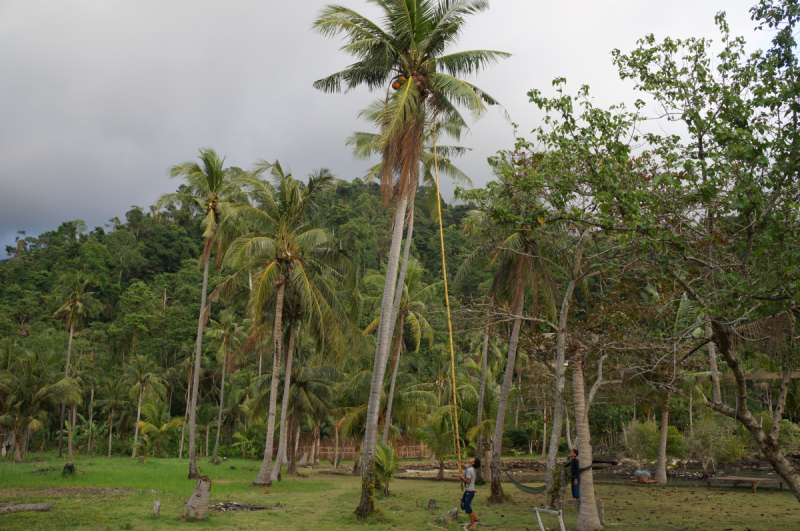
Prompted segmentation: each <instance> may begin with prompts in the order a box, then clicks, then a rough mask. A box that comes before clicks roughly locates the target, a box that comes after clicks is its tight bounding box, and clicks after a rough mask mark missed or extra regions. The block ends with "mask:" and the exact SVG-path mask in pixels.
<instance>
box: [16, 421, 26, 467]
mask: <svg viewBox="0 0 800 531" xmlns="http://www.w3.org/2000/svg"><path fill="white" fill-rule="evenodd" d="M20 431H21V432H22V433H25V432H27V431H28V430H27V429H25V430H20ZM24 437H25V436H24V435H22V434H20V433H19V432H14V462H15V463H22V461H23V459H22V452H21V450H20V446H21V445H20V441H22V439H23V438H24Z"/></svg>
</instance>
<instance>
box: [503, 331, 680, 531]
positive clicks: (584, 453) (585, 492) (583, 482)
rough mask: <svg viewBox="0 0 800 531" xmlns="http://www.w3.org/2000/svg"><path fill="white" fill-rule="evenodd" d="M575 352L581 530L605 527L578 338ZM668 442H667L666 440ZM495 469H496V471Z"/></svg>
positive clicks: (574, 380)
mask: <svg viewBox="0 0 800 531" xmlns="http://www.w3.org/2000/svg"><path fill="white" fill-rule="evenodd" d="M569 347H570V350H571V351H572V356H571V358H572V381H573V385H572V388H573V391H574V396H575V424H576V428H577V433H578V463H579V466H580V469H581V475H580V502H581V503H580V504H579V507H578V523H577V529H582V530H587V531H588V530H592V529H602V528H603V526H602V525H601V524H600V517H599V516H598V513H597V501H596V500H595V495H594V478H593V475H592V470H591V464H592V444H591V433H590V432H589V421H588V415H587V414H586V407H587V404H586V385H585V380H584V377H583V357H582V355H581V353H582V348H581V346H580V344H579V343H578V342H577V341H573V342H571V344H570V346H569ZM665 444H666V443H665ZM493 472H494V471H493Z"/></svg>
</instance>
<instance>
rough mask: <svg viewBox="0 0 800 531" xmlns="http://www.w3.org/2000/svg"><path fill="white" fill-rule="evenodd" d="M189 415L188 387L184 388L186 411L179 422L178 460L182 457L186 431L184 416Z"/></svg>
mask: <svg viewBox="0 0 800 531" xmlns="http://www.w3.org/2000/svg"><path fill="white" fill-rule="evenodd" d="M188 416H189V389H188V388H187V389H186V412H185V413H184V415H183V422H181V445H180V447H179V448H178V461H181V460H182V459H183V439H184V434H185V431H186V417H188Z"/></svg>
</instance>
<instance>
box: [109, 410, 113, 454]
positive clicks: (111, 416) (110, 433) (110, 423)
mask: <svg viewBox="0 0 800 531" xmlns="http://www.w3.org/2000/svg"><path fill="white" fill-rule="evenodd" d="M113 433H114V408H113V407H112V408H111V412H110V413H109V414H108V458H109V459H111V436H112V435H113Z"/></svg>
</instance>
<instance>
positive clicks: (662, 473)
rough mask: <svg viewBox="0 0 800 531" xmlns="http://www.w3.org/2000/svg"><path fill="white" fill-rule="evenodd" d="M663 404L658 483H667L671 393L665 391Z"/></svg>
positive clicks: (657, 467)
mask: <svg viewBox="0 0 800 531" xmlns="http://www.w3.org/2000/svg"><path fill="white" fill-rule="evenodd" d="M664 394H665V397H664V403H663V404H662V405H661V430H660V432H659V434H658V461H657V464H656V476H655V480H656V483H660V484H661V485H666V484H667V434H668V430H669V393H668V392H667V393H664Z"/></svg>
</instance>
